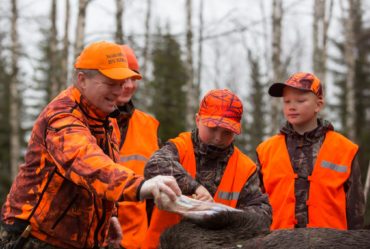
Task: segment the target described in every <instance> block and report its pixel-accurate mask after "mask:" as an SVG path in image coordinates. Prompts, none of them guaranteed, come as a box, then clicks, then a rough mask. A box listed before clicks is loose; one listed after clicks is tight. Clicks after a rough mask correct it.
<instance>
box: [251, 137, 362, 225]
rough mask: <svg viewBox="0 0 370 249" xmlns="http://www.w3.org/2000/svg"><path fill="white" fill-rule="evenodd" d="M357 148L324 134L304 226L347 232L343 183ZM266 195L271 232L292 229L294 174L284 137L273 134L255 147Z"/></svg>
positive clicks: (342, 139) (347, 141) (295, 221)
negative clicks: (270, 215)
mask: <svg viewBox="0 0 370 249" xmlns="http://www.w3.org/2000/svg"><path fill="white" fill-rule="evenodd" d="M357 150H358V146H357V145H356V144H354V143H352V142H351V141H350V140H348V139H347V138H345V137H344V136H342V135H340V134H339V133H336V132H334V131H329V132H328V133H327V134H326V137H325V140H324V142H323V144H322V146H321V148H320V151H319V153H318V156H317V159H316V163H315V165H314V168H313V172H312V175H311V176H309V177H308V179H307V180H308V181H310V189H309V196H308V200H307V206H308V224H307V227H322V228H337V229H347V218H346V194H345V192H344V187H343V184H344V183H345V182H346V181H347V179H348V177H349V176H350V174H351V165H352V160H353V158H354V157H355V155H356V153H357ZM257 154H258V158H259V160H260V163H261V173H262V175H263V184H264V187H265V189H266V193H267V194H268V196H269V199H270V204H271V206H272V210H273V214H272V219H273V221H272V225H271V229H281V228H294V225H295V224H297V220H296V218H295V205H296V203H295V191H294V181H295V179H296V178H297V177H298V176H297V174H295V173H294V171H293V167H292V165H291V163H290V158H289V154H288V150H287V146H286V142H285V136H284V135H281V134H279V135H276V136H274V137H272V138H270V139H269V140H267V141H265V142H263V143H262V144H260V145H259V146H258V147H257Z"/></svg>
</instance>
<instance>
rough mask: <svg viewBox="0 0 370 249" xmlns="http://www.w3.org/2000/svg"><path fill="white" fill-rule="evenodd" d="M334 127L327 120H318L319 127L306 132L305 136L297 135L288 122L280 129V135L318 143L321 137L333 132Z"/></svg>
mask: <svg viewBox="0 0 370 249" xmlns="http://www.w3.org/2000/svg"><path fill="white" fill-rule="evenodd" d="M333 130H334V127H333V125H332V124H331V123H330V122H329V121H327V120H325V119H320V118H319V119H317V127H316V128H315V129H314V130H312V131H308V132H305V133H304V134H302V135H301V134H299V133H297V132H296V131H295V130H294V129H293V126H292V125H291V124H290V123H289V122H286V123H285V125H284V126H283V127H282V128H281V129H280V133H281V134H284V135H286V136H291V137H296V138H305V139H306V140H308V141H313V142H314V141H317V139H319V138H320V137H322V136H324V135H325V134H326V133H327V132H328V131H333Z"/></svg>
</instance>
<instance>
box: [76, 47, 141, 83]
mask: <svg viewBox="0 0 370 249" xmlns="http://www.w3.org/2000/svg"><path fill="white" fill-rule="evenodd" d="M75 68H76V69H96V70H98V71H99V72H100V73H102V74H103V75H105V76H107V77H108V78H110V79H113V80H124V79H128V78H131V77H138V76H139V74H137V73H136V72H134V71H132V70H130V69H129V67H128V63H127V58H126V55H125V54H124V53H123V52H122V50H121V48H120V46H119V45H118V44H115V43H111V42H105V41H101V42H94V43H92V44H90V45H89V46H87V47H86V48H85V49H84V50H83V51H82V52H81V54H80V56H78V58H77V60H76V63H75Z"/></svg>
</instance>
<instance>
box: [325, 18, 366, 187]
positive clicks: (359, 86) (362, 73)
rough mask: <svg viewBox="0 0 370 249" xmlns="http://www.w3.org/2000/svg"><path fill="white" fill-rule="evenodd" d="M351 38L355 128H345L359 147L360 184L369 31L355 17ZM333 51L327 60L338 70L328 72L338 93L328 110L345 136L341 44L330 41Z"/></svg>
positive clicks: (363, 142)
mask: <svg viewBox="0 0 370 249" xmlns="http://www.w3.org/2000/svg"><path fill="white" fill-rule="evenodd" d="M354 28H355V36H356V39H355V40H356V44H355V47H356V51H357V52H356V62H355V69H356V70H355V89H354V92H355V100H354V101H355V109H356V113H355V125H354V127H348V129H355V134H357V136H356V138H355V141H354V142H356V143H357V144H359V146H360V148H361V151H360V153H359V154H358V156H359V161H360V165H361V171H362V177H363V181H364V178H365V176H366V172H367V167H368V164H369V160H370V144H369V139H370V117H369V115H368V113H370V101H369V99H370V70H369V68H370V62H369V60H368V58H369V57H370V39H369V38H370V29H369V28H367V29H365V28H363V24H362V21H361V15H357V19H356V21H355V24H354ZM333 43H334V45H335V47H336V49H337V50H338V52H339V56H338V57H331V60H332V61H333V62H335V63H336V64H337V67H336V68H338V69H336V70H334V69H332V70H331V71H332V72H333V74H334V81H335V85H336V87H337V89H338V90H339V91H338V93H337V94H336V97H337V99H338V103H337V104H335V105H332V106H331V107H332V108H333V110H335V111H336V112H337V113H338V114H339V120H340V122H341V127H342V129H341V130H340V131H341V132H342V133H343V134H344V135H346V134H347V133H348V130H346V129H345V128H346V127H345V126H344V124H345V120H346V118H347V116H348V113H346V109H347V108H346V105H347V103H346V94H347V92H348V91H347V89H346V71H345V70H340V69H341V68H343V66H344V64H345V63H344V55H345V51H344V43H343V42H338V41H337V42H333Z"/></svg>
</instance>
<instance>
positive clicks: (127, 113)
mask: <svg viewBox="0 0 370 249" xmlns="http://www.w3.org/2000/svg"><path fill="white" fill-rule="evenodd" d="M118 110H119V112H120V114H119V116H118V120H119V121H122V120H128V119H130V118H131V117H132V114H134V111H135V106H134V103H133V102H132V100H130V101H129V102H127V103H126V104H125V105H122V106H118Z"/></svg>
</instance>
